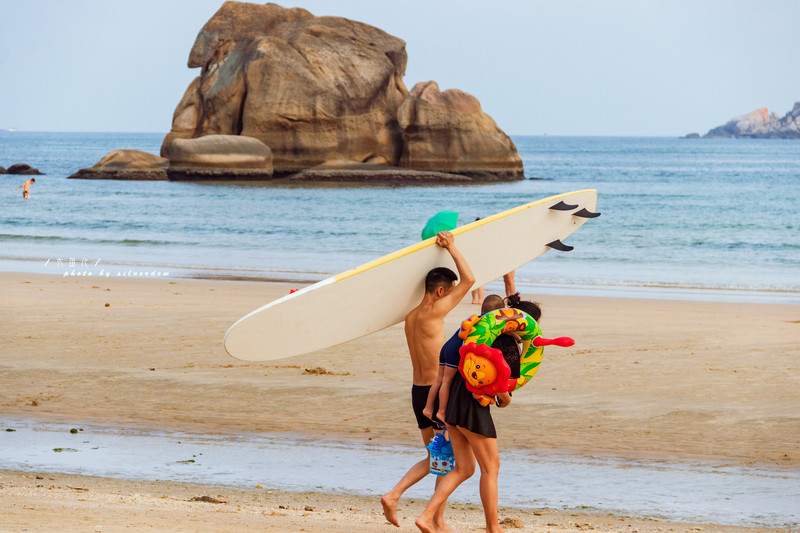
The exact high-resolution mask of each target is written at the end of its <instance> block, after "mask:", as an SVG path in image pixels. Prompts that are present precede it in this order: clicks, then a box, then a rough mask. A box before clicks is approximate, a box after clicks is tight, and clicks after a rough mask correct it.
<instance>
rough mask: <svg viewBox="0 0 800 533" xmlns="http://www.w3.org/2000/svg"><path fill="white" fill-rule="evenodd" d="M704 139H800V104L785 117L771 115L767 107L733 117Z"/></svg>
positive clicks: (694, 137)
mask: <svg viewBox="0 0 800 533" xmlns="http://www.w3.org/2000/svg"><path fill="white" fill-rule="evenodd" d="M700 137H701V136H700V135H699V134H697V133H690V134H689V135H687V136H686V138H690V139H699V138H700ZM702 138H704V139H716V138H745V139H800V102H795V104H794V107H793V108H792V110H791V111H789V112H788V113H786V115H784V116H783V117H779V116H778V114H777V113H770V112H769V110H768V109H767V108H766V107H762V108H761V109H756V110H755V111H753V112H752V113H748V114H746V115H741V116H738V117H733V118H732V119H730V120H729V121H728V122H727V123H726V124H723V125H722V126H717V127H716V128H713V129H711V130H709V131H708V133H706V134H705V135H703V136H702Z"/></svg>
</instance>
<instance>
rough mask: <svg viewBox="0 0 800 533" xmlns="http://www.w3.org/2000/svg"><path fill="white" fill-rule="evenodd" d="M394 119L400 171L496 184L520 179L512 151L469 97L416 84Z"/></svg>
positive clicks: (519, 166)
mask: <svg viewBox="0 0 800 533" xmlns="http://www.w3.org/2000/svg"><path fill="white" fill-rule="evenodd" d="M397 116H398V122H399V124H400V127H401V128H402V130H403V141H404V146H403V154H402V157H401V159H400V166H402V167H408V168H415V169H428V170H437V171H442V172H458V173H463V174H467V175H470V176H479V177H486V178H495V179H521V178H523V177H524V175H523V168H522V159H521V158H520V157H519V154H518V153H517V148H516V146H514V143H513V142H512V141H511V139H510V138H509V137H508V135H506V134H505V133H503V131H502V130H501V129H500V128H498V127H497V124H495V122H494V120H492V117H490V116H489V115H487V114H486V113H484V112H483V110H482V109H481V104H480V102H478V99H477V98H475V97H474V96H472V95H470V94H467V93H465V92H463V91H460V90H458V89H449V90H447V91H444V92H441V91H440V90H439V85H438V84H437V83H436V82H435V81H429V82H420V83H418V84H416V85H415V86H414V88H413V89H412V90H411V92H410V93H409V94H408V96H407V97H406V99H405V101H404V102H403V104H402V105H401V106H400V109H399V110H398V112H397Z"/></svg>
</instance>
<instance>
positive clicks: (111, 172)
mask: <svg viewBox="0 0 800 533" xmlns="http://www.w3.org/2000/svg"><path fill="white" fill-rule="evenodd" d="M168 165H169V160H167V159H165V158H163V157H158V156H157V155H153V154H149V153H147V152H142V151H140V150H125V149H123V150H113V151H111V152H109V153H107V154H106V155H105V156H103V158H102V159H101V160H100V161H98V162H97V163H95V164H94V166H92V167H91V168H82V169H80V170H79V171H78V172H76V173H75V174H73V175H72V176H70V178H77V179H106V180H143V181H158V180H166V179H168V178H167V166H168Z"/></svg>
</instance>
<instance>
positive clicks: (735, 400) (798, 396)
mask: <svg viewBox="0 0 800 533" xmlns="http://www.w3.org/2000/svg"><path fill="white" fill-rule="evenodd" d="M292 288H299V286H298V285H292V284H283V283H262V282H234V281H206V280H187V279H140V278H126V277H119V278H118V277H110V278H100V277H59V276H42V275H34V274H17V273H3V274H0V293H2V295H3V306H2V310H1V311H0V338H1V339H2V348H0V372H2V376H3V378H2V383H3V386H2V389H0V416H6V417H13V418H18V419H19V418H25V419H29V420H41V421H47V422H64V423H69V424H79V423H93V424H98V425H102V426H122V427H137V428H148V429H165V430H167V431H185V432H197V433H210V434H233V435H238V434H248V433H260V434H263V433H277V434H280V433H292V432H298V431H301V432H303V433H305V434H308V435H310V436H312V437H319V438H326V439H339V440H344V441H347V442H352V443H355V444H367V443H368V444H369V445H371V446H376V445H378V446H379V445H384V444H385V445H395V444H405V445H415V444H416V443H417V442H418V441H419V432H418V431H417V430H416V426H415V424H414V423H413V422H412V414H411V410H410V406H409V397H408V396H409V394H408V392H409V388H410V386H411V381H410V380H411V368H410V362H409V360H408V355H407V352H406V347H405V340H404V336H403V331H402V326H395V327H392V328H389V329H387V330H384V331H381V332H378V333H376V334H373V335H371V336H369V337H366V338H363V339H359V340H356V341H352V342H350V343H347V344H344V345H341V346H336V347H333V348H329V349H326V350H323V351H320V352H316V353H313V354H308V355H303V356H298V357H294V358H291V359H286V360H280V361H273V362H269V363H247V362H241V361H237V360H235V359H232V358H231V357H229V356H228V355H227V354H226V353H225V352H224V349H223V347H222V336H223V334H224V332H225V331H226V329H227V328H228V327H229V326H230V325H231V324H232V323H233V322H234V321H235V320H237V319H238V318H239V317H240V316H242V315H244V314H245V313H247V312H249V311H251V310H252V309H255V308H256V307H259V306H261V305H263V304H264V303H265V302H267V301H269V300H271V299H274V298H276V297H279V296H282V295H283V294H286V293H287V292H288V291H289V290H290V289H292ZM532 296H533V297H534V298H536V299H538V300H540V301H541V302H542V303H543V308H544V316H543V320H542V328H543V330H544V332H545V334H546V335H549V336H559V335H569V336H572V337H574V338H575V339H576V341H577V344H576V345H575V347H573V348H570V349H555V348H554V349H550V350H548V351H546V353H545V360H544V362H543V365H542V367H541V370H540V371H539V373H538V374H537V376H536V378H535V380H534V382H533V383H532V384H531V385H529V386H528V387H526V389H524V390H522V391H520V393H519V394H517V395H515V397H514V405H513V406H512V407H511V408H509V409H507V410H505V411H503V412H502V415H499V414H498V416H496V417H495V420H496V423H497V425H498V434H499V435H500V440H499V445H500V448H501V459H502V450H503V449H512V448H521V449H534V450H536V451H537V453H541V454H547V453H558V454H575V455H593V456H600V457H602V456H610V457H623V458H626V459H642V460H659V461H661V460H666V461H703V462H709V463H712V464H715V465H734V466H746V465H755V466H763V467H769V468H782V469H791V470H795V471H796V470H797V469H798V468H800V449H798V443H799V442H800V412H798V410H797V406H798V405H800V372H798V370H800V306H797V305H781V304H740V303H718V302H698V301H667V300H647V299H622V298H590V297H575V296H542V297H536V296H535V295H532ZM365 305H369V301H368V300H366V301H365ZM474 311H475V307H474V306H471V305H469V304H468V300H465V302H464V303H462V304H461V305H460V306H459V307H458V308H457V309H456V310H455V311H454V312H453V313H451V315H450V316H449V317H448V323H447V324H446V326H447V329H453V330H454V329H455V328H456V325H457V324H458V323H459V322H460V320H461V319H463V318H464V317H465V316H467V315H469V314H471V313H473V312H474ZM287 399H290V401H287ZM320 406H325V407H326V408H324V409H321V408H320ZM39 477H40V478H41V479H37V477H36V474H34V473H27V472H26V473H22V472H2V473H1V474H0V497H1V498H2V501H3V510H2V511H0V515H2V520H0V531H22V530H28V531H95V530H98V531H100V530H102V531H117V530H128V529H134V530H142V531H249V530H266V531H303V530H305V531H356V530H358V531H395V530H396V529H395V528H393V527H391V526H389V525H388V524H386V523H385V522H384V520H383V518H382V515H381V514H380V504H379V502H378V500H377V498H369V497H361V496H343V495H326V494H306V493H303V494H299V493H288V492H279V491H269V492H267V491H265V490H258V489H256V488H255V487H253V488H251V489H248V490H235V489H230V488H221V487H213V486H197V485H188V484H181V483H175V482H166V481H161V482H140V481H126V480H117V479H102V478H91V477H80V476H68V475H64V474H59V473H39ZM393 482H394V480H391V481H387V480H383V479H376V480H375V483H376V491H378V492H379V491H381V490H387V489H388V488H389V485H390V484H391V483H393ZM501 482H502V480H501ZM87 489H88V490H87ZM200 496H211V497H213V498H215V499H217V500H219V501H221V502H224V503H207V502H197V501H188V500H190V499H191V498H192V497H200ZM475 502H479V500H478V498H477V494H476V495H475ZM422 503H423V502H419V501H406V502H404V503H401V508H400V515H401V517H405V519H404V520H403V521H402V523H401V525H402V527H401V529H400V530H401V531H414V530H415V528H414V526H413V517H414V516H416V513H417V512H418V511H419V510H420V509H421V505H422ZM501 505H502V501H501ZM307 508H308V509H307ZM452 517H453V523H454V525H455V526H456V527H457V528H462V529H464V530H467V531H473V530H479V529H480V528H481V525H482V513H481V510H480V506H479V505H468V504H457V505H454V511H453V513H452ZM501 518H509V519H511V518H513V519H516V520H518V521H519V522H516V523H515V522H510V523H507V525H506V528H507V529H509V530H512V531H564V530H576V529H594V530H597V531H634V530H636V531H669V530H673V531H690V530H693V529H695V530H698V529H697V528H702V530H705V531H737V530H742V531H744V530H746V529H745V528H734V527H730V526H713V525H709V524H703V525H699V526H698V525H692V524H674V523H667V522H658V521H653V520H642V519H628V518H625V517H619V516H613V517H612V516H609V515H607V514H593V513H591V512H585V511H582V512H564V511H551V510H536V511H534V510H515V509H505V510H504V511H503V512H502V513H501ZM515 524H521V525H522V526H523V527H522V528H520V529H514V525H515ZM96 528H97V529H96ZM761 531H764V530H763V529H762V530H761Z"/></svg>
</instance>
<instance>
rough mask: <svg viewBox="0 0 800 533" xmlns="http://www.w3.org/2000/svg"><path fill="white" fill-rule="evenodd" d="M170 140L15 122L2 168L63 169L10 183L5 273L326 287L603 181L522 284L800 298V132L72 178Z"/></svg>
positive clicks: (596, 140)
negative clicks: (469, 171) (201, 178)
mask: <svg viewBox="0 0 800 533" xmlns="http://www.w3.org/2000/svg"><path fill="white" fill-rule="evenodd" d="M162 138H163V134H160V133H141V134H117V133H33V132H0V165H2V166H4V167H8V166H10V165H12V164H14V163H18V162H22V163H28V164H30V165H32V166H34V167H36V168H38V169H39V170H40V171H42V172H44V173H46V175H45V176H40V177H37V180H36V183H35V184H34V185H33V186H32V188H31V199H30V200H29V201H23V200H22V196H21V192H20V191H16V192H15V191H14V189H15V188H16V187H17V186H18V185H20V184H21V183H22V182H23V181H24V180H25V179H26V178H24V177H22V176H7V175H5V176H0V205H2V209H1V210H0V269H2V270H7V271H23V272H40V273H51V274H58V275H93V276H99V275H111V276H118V275H121V276H142V277H145V276H173V277H174V276H200V277H207V276H214V277H217V276H218V277H230V278H253V279H281V280H295V281H298V282H305V281H318V280H321V279H324V278H326V277H329V276H330V275H333V274H336V273H338V272H341V271H344V270H347V269H350V268H353V267H355V266H358V265H360V264H363V263H365V262H367V261H370V260H372V259H375V258H377V257H380V256H383V255H385V254H387V253H390V252H392V251H394V250H397V249H400V248H403V247H405V246H408V245H410V244H413V243H415V242H417V241H418V240H419V238H420V237H419V233H420V230H421V228H422V226H423V225H424V223H425V221H426V220H427V218H428V217H430V216H432V215H433V214H434V213H436V212H438V211H440V210H442V209H449V210H453V211H458V212H459V213H460V214H461V215H460V219H459V224H466V223H468V222H472V221H473V220H475V218H477V217H485V216H488V215H491V214H494V213H497V212H500V211H503V210H505V209H509V208H511V207H515V206H517V205H521V204H523V203H527V202H530V201H534V200H537V199H540V198H544V197H547V196H551V195H554V194H560V193H563V192H568V191H573V190H578V189H587V188H593V189H597V190H598V195H599V197H598V211H600V212H602V213H603V215H602V216H601V217H599V218H597V219H594V220H590V221H589V222H588V223H587V224H585V225H584V226H583V227H582V228H581V229H580V230H579V231H577V232H576V233H575V234H573V235H572V236H571V237H570V238H569V239H568V240H567V244H570V245H572V246H574V247H575V249H574V250H573V251H572V252H569V253H560V252H554V251H551V252H548V253H546V254H545V255H543V256H541V257H540V258H538V259H536V260H535V261H533V262H531V263H529V264H528V265H525V266H523V267H522V268H520V269H519V270H518V271H517V276H516V277H517V284H518V286H519V288H520V289H521V290H522V291H523V292H526V291H531V292H565V293H569V292H572V293H580V294H613V295H631V296H637V295H644V296H653V297H663V298H690V299H712V300H714V299H720V300H740V301H775V302H785V303H800V214H798V213H799V212H800V211H799V210H798V207H797V206H798V202H800V142H797V141H783V140H744V139H739V140H736V139H715V140H707V139H704V140H685V139H673V138H612V137H513V139H514V142H515V143H516V145H517V148H518V150H519V153H520V155H521V157H522V159H523V162H524V165H525V172H526V176H527V177H528V178H529V179H527V180H525V181H520V182H515V183H503V184H494V185H487V184H481V185H455V186H453V185H449V186H439V185H360V186H353V185H343V184H334V185H326V186H319V185H309V184H289V183H281V182H262V183H243V182H214V183H208V182H123V181H105V180H103V181H87V180H67V179H66V177H67V176H68V175H70V174H72V173H73V172H75V171H77V170H78V169H80V168H85V167H89V166H91V165H93V164H94V163H96V162H97V161H98V160H99V159H100V158H101V157H102V156H103V155H105V154H106V153H108V152H109V151H111V150H114V149H117V148H132V149H138V150H144V151H148V152H151V153H158V151H159V147H160V144H161V140H162ZM520 245H524V242H523V241H521V243H520ZM501 286H502V285H501V283H499V282H496V283H495V284H493V285H490V287H489V289H490V290H492V289H494V288H498V289H499V288H501Z"/></svg>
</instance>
